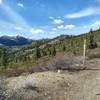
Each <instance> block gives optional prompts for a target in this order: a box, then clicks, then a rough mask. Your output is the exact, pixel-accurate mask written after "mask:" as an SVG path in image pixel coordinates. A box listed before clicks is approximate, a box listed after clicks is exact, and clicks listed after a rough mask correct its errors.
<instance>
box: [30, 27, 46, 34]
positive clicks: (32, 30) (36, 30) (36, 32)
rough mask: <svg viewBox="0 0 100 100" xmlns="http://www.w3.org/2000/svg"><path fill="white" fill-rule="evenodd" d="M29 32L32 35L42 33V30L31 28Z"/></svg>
mask: <svg viewBox="0 0 100 100" xmlns="http://www.w3.org/2000/svg"><path fill="white" fill-rule="evenodd" d="M30 32H31V33H33V34H39V33H44V31H43V30H42V29H34V28H32V29H31V30H30Z"/></svg>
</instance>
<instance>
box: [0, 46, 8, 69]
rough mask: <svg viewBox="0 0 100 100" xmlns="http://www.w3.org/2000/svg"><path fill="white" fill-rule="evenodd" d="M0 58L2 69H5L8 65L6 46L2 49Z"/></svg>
mask: <svg viewBox="0 0 100 100" xmlns="http://www.w3.org/2000/svg"><path fill="white" fill-rule="evenodd" d="M1 59H2V61H1V62H2V65H3V66H4V67H5V68H4V69H6V67H7V65H8V52H7V49H6V48H3V49H2V54H1Z"/></svg>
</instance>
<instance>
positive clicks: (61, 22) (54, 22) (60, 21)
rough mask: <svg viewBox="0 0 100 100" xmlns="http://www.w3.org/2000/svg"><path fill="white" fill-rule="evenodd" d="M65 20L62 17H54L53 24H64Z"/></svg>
mask: <svg viewBox="0 0 100 100" xmlns="http://www.w3.org/2000/svg"><path fill="white" fill-rule="evenodd" d="M63 23H64V21H63V20H62V19H54V20H53V24H63Z"/></svg>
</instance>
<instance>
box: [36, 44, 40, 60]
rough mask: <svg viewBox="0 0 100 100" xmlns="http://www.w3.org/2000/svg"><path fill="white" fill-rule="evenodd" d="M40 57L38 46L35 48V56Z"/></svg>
mask: <svg viewBox="0 0 100 100" xmlns="http://www.w3.org/2000/svg"><path fill="white" fill-rule="evenodd" d="M40 57H41V52H40V49H39V47H38V46H36V48H35V58H36V59H38V58H40Z"/></svg>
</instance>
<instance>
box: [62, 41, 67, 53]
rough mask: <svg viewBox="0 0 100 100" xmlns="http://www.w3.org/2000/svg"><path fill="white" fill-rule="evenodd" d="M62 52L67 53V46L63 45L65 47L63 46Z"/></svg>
mask: <svg viewBox="0 0 100 100" xmlns="http://www.w3.org/2000/svg"><path fill="white" fill-rule="evenodd" d="M62 51H63V52H65V51H66V46H65V44H64V43H63V45H62Z"/></svg>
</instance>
